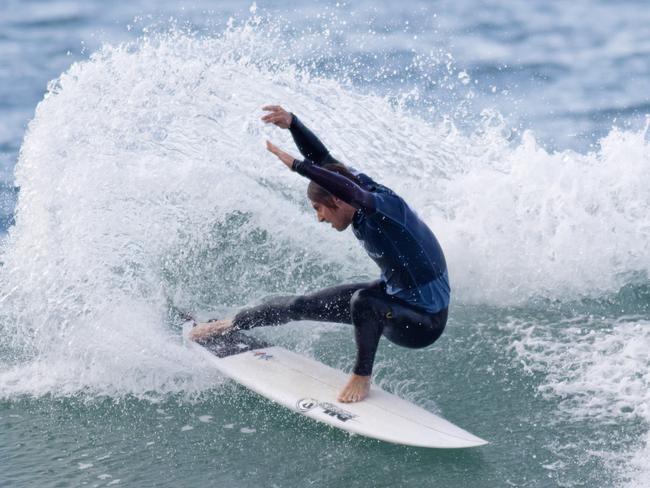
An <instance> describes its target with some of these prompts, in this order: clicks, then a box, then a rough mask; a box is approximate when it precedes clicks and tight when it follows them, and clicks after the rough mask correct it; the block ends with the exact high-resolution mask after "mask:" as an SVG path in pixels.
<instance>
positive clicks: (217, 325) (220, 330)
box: [189, 319, 232, 342]
mask: <svg viewBox="0 0 650 488" xmlns="http://www.w3.org/2000/svg"><path fill="white" fill-rule="evenodd" d="M230 329H232V320H230V319H224V320H215V321H214V322H207V323H203V324H197V325H195V326H194V328H192V330H191V331H190V333H189V338H190V340H192V341H194V342H202V341H206V340H208V339H210V338H212V337H217V336H220V335H223V334H225V333H226V332H228V331H229V330H230Z"/></svg>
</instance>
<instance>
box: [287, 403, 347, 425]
mask: <svg viewBox="0 0 650 488" xmlns="http://www.w3.org/2000/svg"><path fill="white" fill-rule="evenodd" d="M316 407H318V408H320V409H321V410H322V411H323V413H324V414H325V415H329V416H330V417H334V418H336V419H338V420H340V421H341V422H347V421H348V420H352V419H353V418H356V417H357V416H356V415H355V414H353V413H351V412H348V411H347V410H343V409H342V408H340V407H337V406H336V405H334V404H332V403H328V402H319V401H318V400H316V399H314V398H301V399H300V400H298V401H297V402H296V408H297V409H298V411H300V412H308V411H309V410H313V409H314V408H316Z"/></svg>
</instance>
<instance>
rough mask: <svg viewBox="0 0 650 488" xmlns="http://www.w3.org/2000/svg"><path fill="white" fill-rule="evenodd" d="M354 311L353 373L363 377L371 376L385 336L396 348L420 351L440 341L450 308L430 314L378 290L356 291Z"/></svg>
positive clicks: (352, 306) (353, 302) (352, 309)
mask: <svg viewBox="0 0 650 488" xmlns="http://www.w3.org/2000/svg"><path fill="white" fill-rule="evenodd" d="M351 312H352V321H353V323H354V331H355V340H356V343H357V360H356V363H355V366H354V370H353V371H354V373H355V374H358V375H362V376H368V375H370V374H372V366H373V363H374V361H375V353H376V352H377V346H378V344H379V338H380V337H381V336H382V335H384V336H385V337H386V338H387V339H388V340H389V341H391V342H393V343H395V344H397V345H400V346H404V347H409V348H421V347H426V346H428V345H430V344H432V343H433V342H434V341H435V340H436V339H438V337H440V334H442V331H443V330H444V328H445V325H446V323H447V309H444V310H442V311H440V312H438V313H436V314H431V313H429V312H426V311H423V310H420V309H418V308H416V307H413V306H412V305H410V304H408V303H406V302H403V301H402V300H399V299H397V298H394V297H391V296H390V295H388V294H387V293H386V292H385V291H383V289H381V288H377V287H375V288H371V289H362V290H358V291H356V292H355V293H354V294H353V295H352V301H351Z"/></svg>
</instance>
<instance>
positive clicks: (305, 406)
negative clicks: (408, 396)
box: [190, 333, 487, 449]
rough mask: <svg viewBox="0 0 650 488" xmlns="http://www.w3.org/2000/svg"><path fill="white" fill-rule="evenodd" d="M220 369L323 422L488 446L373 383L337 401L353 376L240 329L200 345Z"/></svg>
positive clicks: (423, 443) (366, 432) (396, 436)
mask: <svg viewBox="0 0 650 488" xmlns="http://www.w3.org/2000/svg"><path fill="white" fill-rule="evenodd" d="M190 344H191V347H193V348H194V349H195V350H196V351H197V352H198V353H200V354H202V355H203V356H204V357H205V358H206V359H207V360H208V361H210V363H212V364H213V365H214V366H215V367H216V368H217V369H218V370H219V371H221V372H222V373H223V374H224V375H226V376H228V377H229V378H231V379H233V380H235V381H236V382H238V383H240V384H242V385H244V386H245V387H247V388H249V389H251V390H253V391H254V392H256V393H258V394H260V395H262V396H264V397H266V398H268V399H269V400H272V401H274V402H276V403H279V404H280V405H283V406H285V407H287V408H288V409H290V410H293V411H294V412H298V413H301V414H303V415H305V416H307V417H310V418H312V419H314V420H317V421H319V422H323V423H326V424H329V425H331V426H333V427H337V428H339V429H343V430H345V431H348V432H352V433H354V434H359V435H363V436H366V437H372V438H375V439H380V440H382V441H386V442H392V443H395V444H404V445H409V446H418V447H432V448H444V449H452V448H462V447H476V446H482V445H484V444H487V441H485V440H483V439H480V438H478V437H476V436H474V435H472V434H470V433H469V432H467V431H465V430H463V429H461V428H460V427H457V426H456V425H454V424H452V423H451V422H448V421H447V420H445V419H443V418H441V417H439V416H437V415H435V414H433V413H431V412H429V411H427V410H425V409H423V408H421V407H418V406H417V405H414V404H413V403H411V402H408V401H406V400H403V399H401V398H399V397H397V396H395V395H393V394H391V393H388V392H386V391H384V390H382V389H381V388H379V387H377V386H375V385H373V386H372V387H371V390H370V394H369V395H368V397H367V398H366V399H365V400H363V401H362V402H357V403H340V402H338V401H337V400H336V397H337V394H338V392H339V390H340V389H341V387H342V386H343V385H344V384H345V383H346V382H347V380H348V375H347V374H345V373H343V372H342V371H339V370H337V369H334V368H331V367H329V366H327V365H325V364H323V363H320V362H318V361H315V360H313V359H310V358H307V357H305V356H301V355H300V354H296V353H294V352H291V351H289V350H287V349H284V348H282V347H278V346H269V345H267V344H264V343H262V342H260V341H257V340H255V339H253V338H251V337H250V336H247V335H244V334H241V333H232V334H228V335H227V336H224V337H222V338H218V339H216V340H213V341H212V342H211V343H209V344H204V345H199V344H196V343H192V342H190Z"/></svg>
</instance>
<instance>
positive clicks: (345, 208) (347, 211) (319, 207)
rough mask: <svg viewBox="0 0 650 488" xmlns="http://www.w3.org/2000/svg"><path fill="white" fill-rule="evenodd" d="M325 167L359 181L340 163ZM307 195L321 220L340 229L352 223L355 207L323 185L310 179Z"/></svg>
mask: <svg viewBox="0 0 650 488" xmlns="http://www.w3.org/2000/svg"><path fill="white" fill-rule="evenodd" d="M323 168H325V169H326V170H328V171H333V172H335V173H338V174H340V175H343V176H345V177H346V178H348V179H349V180H352V181H354V182H355V183H357V179H356V177H355V176H354V175H353V174H352V173H350V170H349V169H348V168H346V167H345V166H344V165H342V164H340V163H332V164H327V165H325V166H323ZM307 196H308V197H309V200H310V201H311V205H312V207H314V210H316V215H317V216H318V221H319V222H328V223H330V224H331V225H332V227H334V228H335V229H336V230H338V231H343V230H345V229H347V228H348V226H349V225H350V224H351V223H352V218H353V217H354V213H355V212H356V210H355V208H354V207H353V206H352V205H349V204H347V203H345V202H344V201H343V200H341V199H340V198H336V197H335V196H334V195H332V194H331V193H330V192H328V191H327V190H326V189H325V188H323V187H322V186H320V185H318V184H316V183H314V182H313V181H310V182H309V186H308V187H307Z"/></svg>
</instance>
